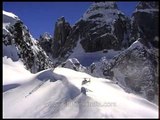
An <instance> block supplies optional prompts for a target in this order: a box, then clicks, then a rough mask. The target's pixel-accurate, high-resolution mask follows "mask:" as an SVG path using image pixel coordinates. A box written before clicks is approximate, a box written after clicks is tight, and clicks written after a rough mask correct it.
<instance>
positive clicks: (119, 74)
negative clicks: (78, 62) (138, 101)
mask: <svg viewBox="0 0 160 120" xmlns="http://www.w3.org/2000/svg"><path fill="white" fill-rule="evenodd" d="M156 52H157V51H156V49H148V48H147V47H146V46H145V45H143V44H142V43H141V39H138V40H137V41H135V42H134V43H133V44H132V45H131V46H130V47H129V48H127V49H126V50H124V51H123V52H121V53H120V54H119V55H116V56H115V57H114V58H113V59H111V60H108V59H107V58H105V57H103V58H102V59H101V61H99V62H95V63H93V64H91V65H90V67H88V70H87V71H88V73H89V74H91V75H92V76H96V77H101V78H102V77H103V78H109V79H112V80H113V81H116V82H117V83H119V85H120V86H121V87H122V88H124V90H126V91H127V92H134V93H136V94H139V95H141V96H143V97H145V98H146V99H148V100H150V101H152V102H155V103H158V101H157V96H158V86H159V85H158V66H159V62H158V58H156V56H155V53H156Z"/></svg>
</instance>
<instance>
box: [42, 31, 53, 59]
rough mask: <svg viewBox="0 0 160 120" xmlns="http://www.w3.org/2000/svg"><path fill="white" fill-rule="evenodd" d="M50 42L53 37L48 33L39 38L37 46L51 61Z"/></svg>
mask: <svg viewBox="0 0 160 120" xmlns="http://www.w3.org/2000/svg"><path fill="white" fill-rule="evenodd" d="M52 40H53V37H52V36H51V35H50V34H49V33H44V34H42V35H40V37H39V45H40V46H41V47H42V49H43V50H44V51H45V52H46V54H47V55H48V56H49V57H50V58H51V59H52V49H51V47H52Z"/></svg>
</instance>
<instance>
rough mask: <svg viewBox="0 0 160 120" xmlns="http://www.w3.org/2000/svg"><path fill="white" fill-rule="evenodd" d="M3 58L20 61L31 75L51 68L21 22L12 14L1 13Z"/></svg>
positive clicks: (49, 61)
mask: <svg viewBox="0 0 160 120" xmlns="http://www.w3.org/2000/svg"><path fill="white" fill-rule="evenodd" d="M5 56H7V58H11V59H12V60H13V61H19V60H20V61H22V62H23V64H24V65H25V67H26V69H27V70H29V71H31V72H32V73H36V72H38V71H41V70H44V69H46V68H50V67H52V66H53V65H52V61H51V60H50V59H49V58H48V56H47V55H46V53H45V51H44V50H43V49H42V48H41V46H40V45H39V43H38V42H37V41H36V40H35V39H34V38H33V37H32V36H31V34H30V33H29V30H28V28H27V27H26V26H25V25H24V24H23V22H22V21H21V20H20V19H19V18H18V17H17V16H16V15H14V14H13V13H9V12H6V11H3V57H5Z"/></svg>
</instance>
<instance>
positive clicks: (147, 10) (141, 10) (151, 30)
mask: <svg viewBox="0 0 160 120" xmlns="http://www.w3.org/2000/svg"><path fill="white" fill-rule="evenodd" d="M131 19H132V21H131V26H132V30H131V38H130V40H131V41H130V42H131V43H132V42H134V41H135V40H137V39H138V38H143V39H145V41H144V42H145V44H146V45H147V46H148V47H149V44H150V43H151V45H152V46H154V47H156V48H158V43H159V40H158V39H159V38H157V37H159V2H139V3H138V5H137V6H136V10H135V11H134V13H133V15H132V18H131Z"/></svg>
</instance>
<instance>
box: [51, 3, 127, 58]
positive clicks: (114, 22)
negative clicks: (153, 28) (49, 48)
mask: <svg viewBox="0 0 160 120" xmlns="http://www.w3.org/2000/svg"><path fill="white" fill-rule="evenodd" d="M62 23H63V22H62ZM57 24H58V22H57V23H56V26H58V25H59V24H58V25H57ZM57 28H60V27H56V29H55V30H56V31H55V39H54V42H55V46H56V47H58V48H61V47H62V49H61V51H59V52H58V54H57V56H56V57H63V58H68V56H69V55H70V54H71V53H72V52H73V49H74V48H75V47H76V46H77V43H78V42H80V44H81V46H82V48H83V49H84V51H85V52H96V51H102V50H104V49H114V50H120V49H122V48H126V47H127V46H128V39H129V38H128V36H129V30H130V25H129V19H128V18H127V17H126V16H125V15H124V14H123V13H122V12H121V11H120V10H119V9H118V8H117V5H116V3H115V2H97V3H93V4H92V5H91V6H90V8H89V9H88V10H87V11H86V12H85V13H84V15H83V17H82V18H81V19H80V20H79V21H78V22H77V23H76V24H75V25H74V26H73V27H72V29H71V31H70V34H68V37H67V39H64V40H61V41H58V40H60V39H61V38H58V36H62V35H60V34H61V33H60V32H57V31H58V29H57ZM59 31H63V30H62V29H61V30H59ZM58 33H59V34H58ZM65 41H66V42H65ZM56 42H57V43H56ZM60 42H61V43H62V44H61V45H60ZM56 53H57V52H56Z"/></svg>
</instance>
